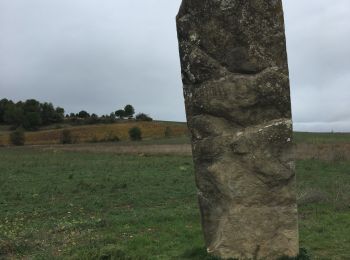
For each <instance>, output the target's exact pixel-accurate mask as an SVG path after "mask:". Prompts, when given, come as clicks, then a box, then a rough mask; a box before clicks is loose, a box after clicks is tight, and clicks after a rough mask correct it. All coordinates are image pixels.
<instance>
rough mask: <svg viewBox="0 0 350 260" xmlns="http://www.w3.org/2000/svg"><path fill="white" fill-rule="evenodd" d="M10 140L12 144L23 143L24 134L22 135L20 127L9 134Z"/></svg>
mask: <svg viewBox="0 0 350 260" xmlns="http://www.w3.org/2000/svg"><path fill="white" fill-rule="evenodd" d="M10 142H11V143H12V144H13V145H18V146H20V145H24V142H25V135H24V131H23V130H22V129H20V128H18V129H17V130H16V131H14V132H12V133H11V134H10Z"/></svg>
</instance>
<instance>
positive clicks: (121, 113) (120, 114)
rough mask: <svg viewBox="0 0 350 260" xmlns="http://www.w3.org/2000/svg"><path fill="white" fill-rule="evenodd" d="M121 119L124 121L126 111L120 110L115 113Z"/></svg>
mask: <svg viewBox="0 0 350 260" xmlns="http://www.w3.org/2000/svg"><path fill="white" fill-rule="evenodd" d="M114 114H115V115H116V116H117V117H118V118H119V119H123V118H124V117H125V116H126V115H125V111H124V109H119V110H117V111H115V113H114Z"/></svg>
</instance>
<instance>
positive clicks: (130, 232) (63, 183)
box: [0, 148, 350, 259]
mask: <svg viewBox="0 0 350 260" xmlns="http://www.w3.org/2000/svg"><path fill="white" fill-rule="evenodd" d="M0 162H1V163H0V206H1V211H0V259H1V254H2V255H3V256H5V255H6V256H7V257H9V256H12V257H14V258H15V257H20V256H30V257H32V258H36V259H51V258H54V257H57V258H65V259H66V258H69V257H70V258H72V259H96V258H98V257H103V256H105V257H106V258H105V259H107V257H108V256H114V257H115V259H123V258H122V256H129V257H132V258H133V259H138V258H139V259H148V258H149V259H170V258H175V259H186V257H185V255H187V256H191V258H192V259H205V256H203V255H204V253H203V252H204V251H203V250H202V249H201V248H202V245H203V240H202V234H201V229H200V224H199V223H200V220H199V212H198V206H197V199H196V194H195V193H196V189H195V185H194V176H193V165H192V160H191V158H190V157H179V156H172V157H168V156H153V157H139V156H116V155H113V154H98V153H74V152H59V151H58V152H57V151H56V152H45V153H44V152H40V151H39V150H34V149H23V148H20V149H0ZM349 168H350V162H338V163H325V162H320V161H299V162H298V164H297V172H298V185H299V196H300V197H301V198H302V205H301V206H300V228H301V246H303V247H306V248H308V249H310V251H311V252H312V253H313V254H314V255H315V256H318V257H321V258H322V257H323V259H332V257H334V256H337V257H338V258H333V259H345V258H346V256H347V254H348V252H349V251H350V238H349V236H348V234H349V233H350V208H349V206H350V205H349V198H350V189H349V183H350V175H349V170H348V169H349ZM118 257H119V258H118Z"/></svg>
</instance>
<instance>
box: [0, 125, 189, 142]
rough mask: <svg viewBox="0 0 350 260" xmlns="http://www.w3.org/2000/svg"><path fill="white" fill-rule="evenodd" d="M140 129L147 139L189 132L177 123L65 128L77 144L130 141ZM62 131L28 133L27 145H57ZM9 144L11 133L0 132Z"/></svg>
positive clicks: (0, 137) (1, 138)
mask: <svg viewBox="0 0 350 260" xmlns="http://www.w3.org/2000/svg"><path fill="white" fill-rule="evenodd" d="M135 126H137V127H140V128H141V131H142V136H143V137H144V138H146V139H157V138H158V139H159V138H164V132H165V129H166V128H167V127H169V128H170V129H171V133H172V136H184V135H187V133H188V130H187V126H186V124H185V123H177V122H162V121H155V122H135V121H130V122H122V123H115V124H97V125H83V126H74V127H64V128H65V129H70V130H71V133H72V136H73V139H75V140H76V141H77V142H90V141H93V140H97V141H99V140H102V139H106V138H108V137H113V136H117V137H118V138H120V139H121V140H128V139H129V135H128V131H129V129H130V128H132V127H135ZM61 136H62V129H43V130H41V131H36V132H26V144H35V145H37V144H55V143H59V142H60V138H61ZM1 144H3V145H8V144H9V132H3V133H1V132H0V145H1Z"/></svg>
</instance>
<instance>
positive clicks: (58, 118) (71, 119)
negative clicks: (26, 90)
mask: <svg viewBox="0 0 350 260" xmlns="http://www.w3.org/2000/svg"><path fill="white" fill-rule="evenodd" d="M64 112H65V111H64V109H63V108H61V107H55V106H53V104H52V103H47V102H45V103H41V102H39V101H37V100H35V99H29V100H26V101H24V102H22V101H19V102H17V103H15V102H13V101H12V100H8V99H2V100H0V124H6V125H11V126H12V128H13V129H17V128H24V129H25V130H37V129H38V128H39V127H41V126H47V125H51V124H59V123H63V122H65V123H69V124H73V125H74V124H75V125H82V124H98V123H115V122H117V121H118V120H124V119H128V120H137V121H152V120H153V119H152V118H151V117H150V116H149V115H147V114H144V113H139V114H137V115H136V116H135V109H134V107H133V106H132V105H130V104H129V105H126V106H125V107H124V108H121V109H118V110H116V111H115V112H112V113H110V114H107V115H102V116H98V115H97V114H95V113H92V114H90V113H88V112H87V111H85V110H82V111H80V112H79V113H70V114H66V115H65V113H64Z"/></svg>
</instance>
